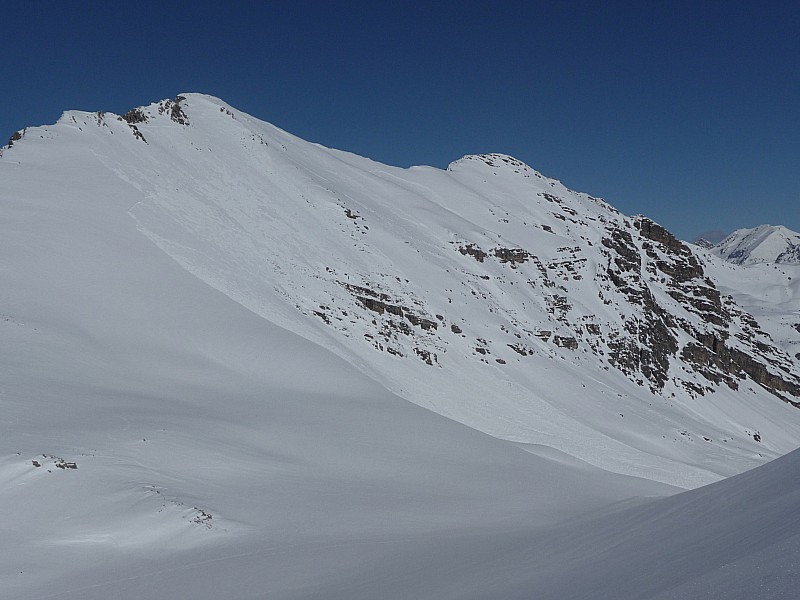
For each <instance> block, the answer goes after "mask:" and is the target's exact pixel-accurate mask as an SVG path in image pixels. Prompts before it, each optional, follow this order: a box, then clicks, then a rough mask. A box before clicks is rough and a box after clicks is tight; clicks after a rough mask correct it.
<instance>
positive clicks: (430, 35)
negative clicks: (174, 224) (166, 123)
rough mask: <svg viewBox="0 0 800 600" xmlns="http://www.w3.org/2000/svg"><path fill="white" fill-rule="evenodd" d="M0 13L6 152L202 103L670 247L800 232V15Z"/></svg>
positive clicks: (690, 10) (546, 7) (609, 6)
mask: <svg viewBox="0 0 800 600" xmlns="http://www.w3.org/2000/svg"><path fill="white" fill-rule="evenodd" d="M1 14H2V15H3V17H2V22H3V55H2V59H0V81H2V82H3V87H2V93H1V94H0V136H2V139H3V140H5V139H6V138H7V137H8V136H9V135H10V134H11V133H13V132H14V131H15V130H17V129H21V128H22V127H25V126H28V125H41V124H46V123H52V122H54V121H55V120H56V119H57V118H58V116H59V115H60V113H61V112H62V111H63V110H66V109H81V110H108V111H112V112H116V113H120V112H124V111H126V110H128V109H129V108H132V107H134V106H138V105H142V104H148V103H150V102H153V101H156V100H159V99H162V98H166V97H174V96H175V95H176V94H177V93H179V92H184V91H185V92H192V91H194V92H204V93H208V94H213V95H215V96H219V97H221V98H223V99H224V100H225V101H227V102H229V103H230V104H231V105H233V106H235V107H237V108H239V109H241V110H244V111H246V112H249V113H251V114H253V115H255V116H257V117H259V118H261V119H264V120H266V121H269V122H271V123H274V124H276V125H278V126H279V127H282V128H284V129H286V130H288V131H289V132H291V133H294V134H296V135H299V136H300V137H303V138H305V139H308V140H311V141H315V142H319V143H321V144H324V145H326V146H332V147H336V148H341V149H344V150H349V151H352V152H355V153H358V154H362V155H365V156H369V157H370V158H373V159H375V160H379V161H382V162H386V163H389V164H394V165H400V166H409V165H412V164H429V165H434V166H439V167H445V166H446V165H447V164H448V163H449V162H450V161H452V160H455V159H456V158H459V157H460V156H462V155H464V154H470V153H478V152H504V153H507V154H512V155H514V156H516V157H517V158H519V159H521V160H524V161H525V162H527V163H528V164H530V165H531V166H533V167H534V168H536V169H538V170H539V171H541V172H542V173H544V174H545V175H548V176H550V177H555V178H558V179H561V180H562V181H563V182H564V183H565V184H567V185H568V186H570V187H572V188H574V189H578V190H580V191H585V192H588V193H591V194H593V195H596V196H602V197H604V198H606V199H607V200H608V201H609V202H611V203H612V204H613V205H615V206H616V207H617V208H619V209H620V210H622V211H623V212H625V213H628V214H634V213H643V214H646V215H648V216H650V217H652V218H653V219H655V220H656V221H658V222H660V223H662V224H663V225H665V226H666V227H667V228H669V229H670V230H672V231H673V232H674V233H676V234H677V235H678V236H679V237H682V238H684V239H689V238H692V237H694V235H695V234H697V233H700V232H702V231H705V230H712V229H721V230H732V229H735V228H738V227H752V226H755V225H758V224H760V223H771V224H783V225H786V226H788V227H790V228H792V229H794V230H800V3H798V2H797V1H796V0H795V1H794V2H769V1H767V2H760V3H755V2H737V1H728V2H702V1H700V0H697V1H695V2H681V1H674V2H649V1H639V2H612V1H609V2H569V1H565V2H552V1H548V2H502V1H499V0H495V1H483V2H467V1H464V0H462V1H460V2H449V1H439V2H430V3H422V2H404V1H402V0H396V1H393V2H386V3H383V2H379V1H375V2H358V1H351V2H304V1H302V0H283V1H281V2H269V1H255V0H254V1H250V2H236V1H233V2H220V1H218V2H206V1H204V0H198V1H195V2H180V3H178V2H169V1H160V2H150V1H137V2H125V3H122V2H120V3H116V2H115V3H99V2H98V3H87V2H72V1H69V0H9V1H8V2H7V3H5V5H4V6H3V9H2V13H1ZM0 143H1V142H0Z"/></svg>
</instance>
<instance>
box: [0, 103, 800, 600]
mask: <svg viewBox="0 0 800 600" xmlns="http://www.w3.org/2000/svg"><path fill="white" fill-rule="evenodd" d="M182 98H183V100H178V101H163V102H161V103H157V104H154V105H151V106H149V107H144V108H142V109H138V112H134V111H132V112H131V113H128V114H127V115H125V118H124V119H123V118H118V117H117V116H116V115H111V114H107V113H84V112H78V111H69V112H66V113H65V114H64V115H63V116H62V118H61V119H60V120H59V122H58V123H57V124H56V125H53V126H46V127H35V128H28V129H27V130H25V132H24V135H23V136H21V139H19V140H17V141H15V142H14V144H13V145H12V146H11V147H9V148H6V149H4V151H3V154H2V157H1V158H0V224H2V225H0V226H2V235H0V256H2V262H0V273H1V275H0V277H1V278H2V282H3V285H2V286H1V287H0V335H2V340H3V343H2V344H0V365H1V366H0V407H1V408H2V412H0V511H2V514H3V515H4V519H3V520H2V522H0V590H2V594H0V595H2V596H3V597H8V598H14V599H19V600H34V599H44V598H54V599H60V600H66V599H76V600H77V599H82V600H83V599H95V598H96V599H106V598H142V597H149V598H180V597H187V598H188V597H191V598H198V599H204V598H208V599H212V598H214V599H216V598H231V599H245V598H281V599H284V598H285V599H289V598H326V599H336V598H342V599H345V598H346V599H353V598H365V599H366V598H387V599H388V598H488V597H494V598H589V597H591V598H614V599H618V600H625V599H631V600H632V599H634V598H636V599H656V598H658V599H666V598H753V597H757V598H790V597H792V594H793V593H794V590H795V589H796V586H797V584H798V566H799V565H800V560H798V558H800V555H799V554H798V549H800V537H798V535H800V527H799V526H798V521H797V519H796V518H795V515H796V512H797V508H798V505H799V503H800V490H799V489H798V486H799V485H800V476H799V475H800V474H799V473H798V472H797V471H798V468H800V455H798V454H797V453H796V452H792V451H793V450H794V449H795V448H796V447H797V446H798V443H797V440H798V439H800V437H799V436H800V411H799V410H798V408H796V407H795V406H793V405H792V404H791V403H789V402H784V401H781V400H780V399H779V398H778V397H776V395H775V394H774V393H771V392H770V391H768V390H767V389H766V388H765V387H764V386H762V385H759V384H758V383H756V382H755V381H753V380H752V379H751V378H747V377H745V378H742V379H741V381H740V382H739V384H738V389H735V390H734V389H732V388H731V387H729V386H727V385H724V384H719V385H713V386H712V384H711V383H709V380H708V379H707V378H706V377H705V376H703V375H702V374H701V373H700V372H699V371H692V369H691V368H689V367H686V366H682V365H681V364H680V363H679V362H678V361H677V360H676V361H673V362H671V363H669V364H668V365H667V367H665V368H666V369H667V374H668V375H667V378H666V380H665V382H664V383H663V387H662V388H659V389H656V390H655V391H654V390H653V388H654V386H655V387H657V384H656V383H652V382H650V381H649V380H647V379H646V376H645V375H643V374H642V373H641V372H639V371H636V372H635V373H633V374H631V373H624V372H622V371H621V370H620V368H617V367H615V366H614V363H613V362H611V360H610V359H609V349H610V348H612V346H608V345H607V342H608V340H610V339H613V336H615V335H617V332H619V331H620V330H622V329H624V323H633V322H641V319H642V318H643V317H642V314H643V312H642V307H640V306H638V307H637V306H636V305H630V304H627V303H625V302H623V300H624V296H623V295H622V292H618V291H615V290H614V289H613V288H612V287H609V288H608V289H605V288H602V287H601V288H598V286H597V281H598V279H597V276H598V274H602V273H604V272H605V269H606V262H605V261H606V258H605V255H602V254H600V253H599V250H598V249H599V248H601V247H604V246H603V239H607V238H606V235H607V231H606V230H605V229H604V227H610V226H611V225H612V224H613V225H614V226H615V227H620V228H622V229H625V228H626V227H627V228H630V230H631V231H634V225H632V223H633V219H631V218H629V217H625V216H624V215H620V214H619V213H617V212H616V211H615V210H614V209H613V208H612V207H610V206H609V205H607V204H606V203H605V202H603V201H602V200H599V199H595V198H592V197H590V196H587V195H585V194H577V193H576V192H572V191H571V190H567V189H566V188H564V186H562V185H561V184H560V183H558V182H555V181H553V180H550V179H547V178H545V177H544V176H542V175H541V174H539V173H537V172H536V171H534V170H533V169H531V168H530V167H528V166H527V165H524V164H523V163H520V162H519V161H516V160H515V159H512V158H511V157H506V156H503V155H481V156H478V157H465V158H464V159H462V160H460V161H456V162H455V163H453V164H452V165H451V166H450V167H449V168H448V169H447V170H445V171H442V170H438V169H433V168H430V167H414V168H411V169H398V168H394V167H389V166H386V165H381V164H378V163H374V162H372V161H369V160H368V159H365V158H361V157H357V156H354V155H352V154H348V153H345V152H341V151H337V150H330V149H327V148H323V147H321V146H318V145H315V144H311V143H308V142H304V141H302V140H299V139H298V138H296V137H293V136H291V135H290V134H288V133H286V132H283V131H281V130H279V129H277V128H275V127H273V126H271V125H269V124H267V123H264V122H262V121H258V120H257V119H254V118H253V117H250V116H248V115H245V114H243V113H241V112H239V111H236V110H235V109H233V108H232V107H230V106H228V105H227V104H225V103H224V102H222V101H221V100H218V99H216V98H211V97H208V96H203V95H199V94H185V95H184V96H183V97H182ZM543 194H548V195H552V197H553V198H555V200H551V199H548V198H547V197H546V196H544V195H543ZM556 213H557V214H558V215H560V216H556ZM625 223H627V225H625ZM632 239H633V238H632ZM634 242H635V243H636V244H640V245H641V243H642V242H641V241H640V239H639V237H636V238H635V239H634ZM521 249H527V250H530V252H527V255H525V254H522V253H520V252H519V250H521ZM642 249H643V251H644V249H646V247H645V246H642ZM533 250H535V254H536V256H535V257H534V258H536V260H534V258H531V257H532V256H533V253H532V251H533ZM481 253H484V256H481ZM642 256H643V258H642V259H641V260H642V261H644V262H643V264H644V265H645V267H643V269H644V270H646V265H647V264H650V263H652V264H653V265H656V264H657V262H658V261H661V264H663V262H664V261H666V260H668V259H669V257H667V256H666V255H665V254H664V252H663V251H662V250H661V249H660V247H659V248H655V250H653V256H650V255H648V254H647V253H646V252H645V253H643V254H642ZM698 256H699V257H700V260H702V264H703V268H704V269H705V276H706V277H708V278H709V279H711V280H713V281H715V282H716V285H717V287H718V288H719V290H720V292H721V293H722V294H723V295H725V296H728V295H729V296H731V297H732V298H733V300H732V301H731V302H733V301H734V300H735V302H736V305H735V306H734V305H733V304H731V305H730V306H727V305H726V306H727V308H726V310H727V311H729V312H730V314H732V315H734V316H733V317H732V318H731V323H730V324H729V325H728V327H729V328H730V330H731V332H733V333H734V335H733V336H732V338H731V341H730V342H729V343H730V344H734V343H736V344H740V346H736V348H740V349H747V348H748V346H747V344H748V343H749V342H748V341H747V340H746V339H744V338H746V337H747V336H745V335H742V336H740V337H742V338H743V339H742V340H739V341H735V342H734V341H733V340H734V339H736V338H735V333H737V332H738V333H741V332H742V331H745V329H744V327H745V325H746V321H747V319H746V317H741V319H740V317H739V316H737V315H738V314H739V313H737V312H736V311H738V310H740V309H741V310H744V311H747V312H748V313H750V314H752V315H753V316H754V317H755V318H756V320H757V321H758V324H759V326H760V327H761V328H762V329H763V330H764V331H763V332H762V333H763V337H759V338H758V339H759V340H764V341H762V342H761V343H762V345H763V344H766V340H767V337H766V336H767V335H768V336H769V339H770V340H771V342H770V343H774V345H775V350H774V351H770V352H771V353H772V354H771V355H772V356H773V357H774V364H773V363H769V365H768V369H769V372H770V373H772V374H773V375H775V376H780V377H783V378H785V380H786V381H788V382H790V383H791V381H793V379H792V377H795V376H796V375H797V373H798V361H797V360H796V359H794V358H793V357H794V355H795V353H796V352H800V329H798V330H797V331H795V328H794V323H796V322H800V314H799V312H798V311H800V307H798V290H799V288H798V285H800V283H798V282H800V271H798V270H797V269H798V268H797V267H795V266H793V265H781V266H780V267H781V269H782V270H775V269H773V268H772V265H753V266H751V267H739V266H736V265H731V264H729V263H726V262H724V261H723V260H721V259H720V258H718V257H716V256H714V255H712V254H711V253H708V252H700V251H698ZM654 257H655V258H654ZM523 259H524V260H523ZM537 261H538V264H537ZM793 269H794V270H793ZM648 272H649V271H648ZM654 272H655V271H654ZM576 275H578V276H579V277H576ZM789 278H791V279H789ZM548 282H549V283H548ZM765 282H768V285H767V286H765ZM551 284H552V285H551ZM603 285H605V284H603ZM649 285H651V286H652V295H653V297H654V298H655V299H656V300H657V301H658V302H659V305H660V306H668V307H670V310H673V311H674V314H676V315H678V316H679V317H680V318H681V319H684V320H685V321H686V323H689V324H691V327H692V328H696V329H702V327H704V326H705V325H704V324H703V322H702V319H701V316H699V314H695V313H691V311H688V310H686V309H685V308H684V307H683V305H682V304H680V301H679V300H677V299H676V298H675V297H673V296H676V295H675V294H673V295H670V293H669V292H670V291H674V290H671V288H668V287H666V284H663V285H662V283H661V282H660V276H659V277H656V276H653V281H652V282H651V283H650V284H649ZM556 297H564V298H566V300H565V301H560V300H558V299H556ZM603 297H605V299H606V301H603V300H602V298H603ZM565 304H568V306H569V308H567V307H566V306H565ZM736 307H739V308H736ZM737 319H739V320H737ZM742 319H743V320H742ZM742 323H745V325H742ZM595 326H596V327H595ZM545 331H546V332H547V333H548V334H549V335H547V336H546V339H545V335H544V332H545ZM592 331H599V332H600V333H599V334H598V335H596V336H594V337H592V336H593V335H594V334H592V333H591V332H592ZM795 333H796V335H795ZM758 335H759V336H761V333H759V334H758ZM676 336H677V337H678V339H679V342H680V343H681V344H688V343H690V342H691V340H690V336H689V335H688V334H687V333H685V332H684V333H680V334H679V335H678V334H676ZM555 340H559V341H558V342H555ZM569 340H572V341H569ZM573 346H574V347H573ZM637 379H641V380H642V381H641V382H640V383H637ZM683 382H690V383H691V384H692V385H702V386H710V388H713V389H711V391H705V392H704V393H703V394H695V393H691V392H692V389H693V388H692V387H691V386H686V385H684V383H683ZM791 399H792V397H791V396H790V397H789V400H791ZM784 455H785V456H784ZM778 457H780V458H778ZM771 459H775V460H772V462H769V461H770V460H771ZM765 463H768V464H765ZM754 467H758V468H754ZM749 469H753V470H749ZM744 471H747V472H744ZM740 473H741V474H740ZM731 476H732V477H731ZM723 478H727V479H723ZM714 482H716V483H714ZM707 484H710V485H707ZM701 486H702V487H701ZM690 488H697V489H691V490H690V491H684V490H687V489H690Z"/></svg>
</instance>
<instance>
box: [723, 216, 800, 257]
mask: <svg viewBox="0 0 800 600" xmlns="http://www.w3.org/2000/svg"><path fill="white" fill-rule="evenodd" d="M711 251H712V252H713V253H714V254H716V255H717V256H719V257H720V258H723V259H725V260H727V261H729V262H732V263H735V264H737V265H752V264H758V263H781V264H800V234H798V233H797V232H795V231H792V230H791V229H787V228H786V227H783V226H780V225H778V226H773V225H759V226H758V227H755V228H753V229H737V230H736V231H734V232H733V233H732V234H730V235H729V236H728V237H727V238H725V239H724V240H722V241H721V242H720V243H719V244H717V245H716V246H714V247H713V248H712V249H711Z"/></svg>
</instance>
